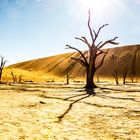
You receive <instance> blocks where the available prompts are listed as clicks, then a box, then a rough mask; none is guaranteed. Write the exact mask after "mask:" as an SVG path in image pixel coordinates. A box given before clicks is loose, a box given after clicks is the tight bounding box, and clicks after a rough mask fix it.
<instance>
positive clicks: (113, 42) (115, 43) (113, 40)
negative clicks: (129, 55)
mask: <svg viewBox="0 0 140 140" xmlns="http://www.w3.org/2000/svg"><path fill="white" fill-rule="evenodd" d="M117 38H118V37H114V38H113V39H110V40H107V41H105V42H104V43H103V44H101V45H100V46H99V47H98V48H99V49H101V48H102V47H104V46H105V45H106V44H113V45H118V44H119V43H118V42H115V40H116V39H117Z"/></svg>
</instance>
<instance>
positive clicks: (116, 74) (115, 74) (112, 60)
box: [110, 55, 119, 85]
mask: <svg viewBox="0 0 140 140" xmlns="http://www.w3.org/2000/svg"><path fill="white" fill-rule="evenodd" d="M117 59H118V58H117V56H115V55H112V56H111V57H110V60H111V63H113V64H114V63H115V62H116V61H117ZM114 65H115V64H114ZM114 69H115V70H114V71H113V72H112V75H113V77H114V79H115V83H116V85H118V84H119V73H118V71H117V68H116V67H114Z"/></svg>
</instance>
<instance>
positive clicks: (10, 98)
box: [0, 83, 140, 140]
mask: <svg viewBox="0 0 140 140" xmlns="http://www.w3.org/2000/svg"><path fill="white" fill-rule="evenodd" d="M98 85H99V87H102V88H97V89H95V91H94V92H95V94H94V93H93V92H92V93H93V94H89V93H91V91H85V90H84V89H83V88H82V87H83V86H84V85H83V84H70V85H65V84H63V83H23V84H14V83H13V84H12V83H11V84H3V85H1V86H0V140H116V139H117V140H139V139H140V84H131V85H130V84H127V85H119V86H115V85H111V84H109V83H99V84H98ZM103 87H105V88H103ZM108 88H109V89H108ZM112 89H114V90H112ZM87 96H88V97H87ZM70 97H71V98H70ZM84 97H85V98H84ZM80 98H83V99H81V100H80ZM78 99H79V100H78ZM76 100H77V102H76ZM71 103H73V104H71ZM70 104H71V106H69V105H70ZM69 107H71V108H69ZM68 108H69V110H68ZM66 111H67V112H66ZM64 113H66V114H65V115H64V116H63V117H62V118H61V119H60V116H62V115H63V114H64Z"/></svg>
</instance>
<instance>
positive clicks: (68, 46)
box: [66, 45, 88, 65]
mask: <svg viewBox="0 0 140 140" xmlns="http://www.w3.org/2000/svg"><path fill="white" fill-rule="evenodd" d="M66 46H67V48H66V49H73V50H76V51H77V52H78V53H79V54H80V55H81V57H82V58H83V60H84V62H85V63H86V65H88V62H87V60H86V58H85V56H84V55H83V53H82V52H81V51H80V50H79V49H77V48H75V47H72V46H70V45H66Z"/></svg>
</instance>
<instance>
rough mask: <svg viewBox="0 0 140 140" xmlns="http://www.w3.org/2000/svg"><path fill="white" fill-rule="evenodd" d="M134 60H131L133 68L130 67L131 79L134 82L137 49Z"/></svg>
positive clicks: (133, 55)
mask: <svg viewBox="0 0 140 140" xmlns="http://www.w3.org/2000/svg"><path fill="white" fill-rule="evenodd" d="M131 57H132V60H131V68H130V79H131V82H132V83H133V82H134V79H135V78H136V58H137V49H136V50H135V51H134V52H133V54H132V56H131Z"/></svg>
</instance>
